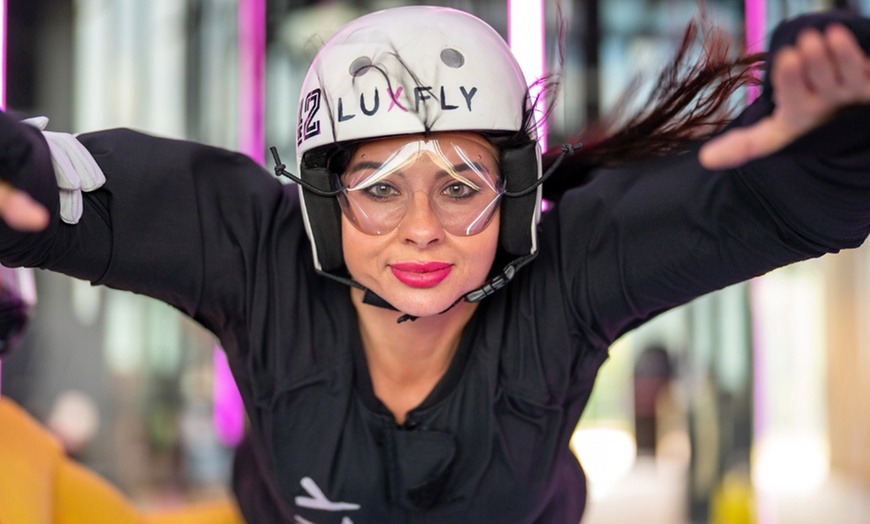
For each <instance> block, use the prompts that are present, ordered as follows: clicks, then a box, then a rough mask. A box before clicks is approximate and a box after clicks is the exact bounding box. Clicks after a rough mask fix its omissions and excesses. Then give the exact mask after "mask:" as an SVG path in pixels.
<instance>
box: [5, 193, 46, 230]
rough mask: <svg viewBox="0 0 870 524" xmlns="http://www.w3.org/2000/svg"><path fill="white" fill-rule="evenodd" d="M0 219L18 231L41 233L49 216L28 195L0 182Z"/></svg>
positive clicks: (41, 206) (43, 208)
mask: <svg viewBox="0 0 870 524" xmlns="http://www.w3.org/2000/svg"><path fill="white" fill-rule="evenodd" d="M0 218H2V219H3V221H4V222H6V224H7V225H8V226H9V227H11V228H12V229H16V230H18V231H42V230H43V229H45V228H46V226H48V219H49V214H48V210H47V209H45V207H44V206H43V205H42V204H40V203H38V202H37V201H35V200H33V199H32V198H30V195H28V194H27V193H25V192H24V191H21V190H20V189H15V188H14V187H12V186H11V185H9V184H7V183H6V182H2V181H0Z"/></svg>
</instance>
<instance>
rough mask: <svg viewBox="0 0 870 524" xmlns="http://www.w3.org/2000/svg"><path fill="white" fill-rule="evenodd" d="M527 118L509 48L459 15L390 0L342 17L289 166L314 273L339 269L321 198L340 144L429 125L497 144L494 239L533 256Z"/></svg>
mask: <svg viewBox="0 0 870 524" xmlns="http://www.w3.org/2000/svg"><path fill="white" fill-rule="evenodd" d="M532 114H533V113H532V101H531V100H530V99H529V90H528V87H527V85H526V82H525V79H524V77H523V74H522V71H521V70H520V67H519V65H518V64H517V62H516V60H515V58H514V57H513V55H512V54H511V51H510V49H509V48H508V46H507V44H506V43H505V41H504V40H503V39H502V38H501V36H500V35H499V34H498V33H497V32H496V31H495V30H494V29H493V28H492V27H490V26H489V25H487V24H486V23H485V22H483V21H482V20H480V19H478V18H476V17H474V16H472V15H470V14H468V13H464V12H462V11H457V10H454V9H448V8H442V7H399V8H394V9H387V10H384V11H379V12H376V13H372V14H369V15H366V16H362V17H360V18H358V19H356V20H354V21H352V22H350V23H349V24H347V25H345V26H344V27H343V28H342V29H340V30H339V31H338V32H337V33H336V34H335V35H334V36H333V37H332V38H330V39H329V40H328V41H327V42H326V44H324V46H323V48H322V49H321V50H320V52H319V53H318V54H317V56H316V57H315V58H314V60H313V62H312V64H311V66H310V68H309V70H308V73H307V75H306V76H305V80H304V82H303V85H302V93H301V95H300V101H299V118H298V124H297V128H296V146H297V148H296V151H297V153H296V165H297V169H298V173H299V174H300V177H301V180H302V181H303V183H302V184H300V195H301V200H302V205H303V209H304V213H305V221H306V228H307V231H308V235H309V238H310V240H311V244H312V247H313V251H314V260H315V265H316V267H317V269H318V270H319V271H321V272H323V273H326V274H329V273H330V272H334V271H336V270H339V269H340V268H342V267H343V265H344V259H343V256H342V252H341V242H340V241H339V239H340V238H341V211H340V208H339V204H338V201H337V199H336V198H335V197H334V196H327V195H331V194H335V192H336V190H337V179H338V177H337V173H335V171H336V170H337V169H336V167H335V165H334V162H335V159H336V157H337V156H341V151H346V150H347V147H346V146H347V145H349V144H352V143H354V142H356V141H359V140H364V139H372V138H380V137H387V136H395V135H404V134H421V133H424V134H425V133H433V132H439V131H475V132H479V133H482V134H484V135H486V136H487V137H488V138H489V139H490V140H491V141H492V142H493V143H494V144H495V145H496V146H497V147H498V148H499V150H500V156H501V158H500V169H501V174H502V176H503V177H504V178H505V181H506V184H507V187H506V194H505V196H506V197H508V198H505V199H503V201H502V204H501V214H500V216H501V224H500V227H501V229H500V239H499V244H500V247H501V249H502V250H504V251H505V252H506V253H508V254H509V255H511V256H513V257H519V258H521V259H522V260H524V261H527V260H529V259H531V257H533V256H534V254H535V252H536V251H537V246H536V234H535V232H536V227H537V219H538V216H539V213H540V199H541V197H540V194H541V192H540V187H536V188H534V190H532V191H523V190H525V189H527V188H532V187H534V185H535V184H536V183H537V181H538V179H539V178H540V177H541V153H540V148H539V147H538V144H537V133H536V122H535V121H534V118H533V116H532ZM339 162H340V161H339ZM312 188H316V189H318V190H319V191H316V190H315V191H312ZM318 193H320V194H318ZM511 193H514V195H511ZM520 193H523V194H522V195H521V196H520ZM523 263H524V262H523ZM520 265H521V264H520ZM515 267H516V266H515ZM511 272H512V271H511ZM510 276H512V274H511V275H509V276H508V279H509V278H510Z"/></svg>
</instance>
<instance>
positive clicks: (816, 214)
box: [556, 14, 870, 345]
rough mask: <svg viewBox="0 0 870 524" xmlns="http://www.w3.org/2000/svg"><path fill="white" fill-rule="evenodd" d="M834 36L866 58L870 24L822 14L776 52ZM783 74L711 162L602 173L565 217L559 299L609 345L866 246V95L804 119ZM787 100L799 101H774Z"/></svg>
mask: <svg viewBox="0 0 870 524" xmlns="http://www.w3.org/2000/svg"><path fill="white" fill-rule="evenodd" d="M832 22H834V23H838V24H839V23H842V25H845V26H847V27H848V29H849V30H850V31H851V33H852V34H854V35H857V37H858V38H857V41H858V42H860V43H861V44H862V45H865V46H866V45H870V20H868V19H864V18H859V17H852V18H851V19H844V17H842V16H839V15H836V14H835V15H833V16H832V15H829V14H825V15H814V16H809V17H802V18H800V19H797V20H794V21H790V22H788V23H786V24H783V25H782V26H781V27H780V29H778V31H777V33H776V36H775V38H774V41H773V43H772V52H773V53H774V55H775V56H776V57H781V56H783V55H780V54H779V53H778V51H786V55H785V56H789V54H790V53H791V52H793V51H794V50H795V48H796V47H797V44H794V45H793V43H794V42H796V39H795V38H796V37H797V35H799V34H800V35H804V34H813V33H805V32H804V31H805V30H807V29H808V28H809V30H810V31H811V32H812V31H815V34H816V35H817V36H819V35H820V34H821V33H819V32H818V31H819V27H821V28H825V27H827V26H829V25H830V24H831V23H832ZM837 27H838V28H837V29H834V31H833V33H831V34H829V36H828V38H833V40H835V41H836V40H844V41H846V42H847V44H845V45H846V48H847V49H849V50H848V54H851V55H854V54H855V52H856V51H858V52H860V51H859V50H858V49H857V48H856V47H855V40H854V39H851V38H843V35H842V34H839V28H840V27H842V26H837ZM862 31H863V33H862ZM832 35H837V36H832ZM862 57H863V53H862ZM829 60H833V59H829ZM861 60H862V63H866V62H865V61H866V58H862V59H861ZM822 62H825V60H822ZM777 63H778V62H777V59H776V58H775V59H774V67H775V68H777V71H778V72H776V73H774V74H771V76H770V77H769V78H768V82H767V84H766V86H765V91H764V93H763V94H762V97H760V99H759V100H757V101H756V102H755V103H754V104H753V105H752V106H751V107H750V108H748V109H747V111H746V112H744V114H743V115H741V116H740V117H739V118H738V119H737V121H735V123H734V125H733V126H732V127H731V128H730V129H731V130H730V131H729V132H727V133H726V134H724V135H722V137H721V138H719V139H718V140H717V142H718V144H717V143H716V142H712V141H711V142H709V144H710V145H709V146H705V147H704V153H703V154H700V153H699V148H700V147H701V144H697V145H696V146H695V147H692V148H690V149H689V150H688V151H687V153H686V154H676V155H671V156H669V157H666V158H659V159H654V160H650V161H647V162H644V163H638V164H634V165H630V166H624V167H622V168H618V169H613V170H599V171H597V172H596V173H595V174H594V176H593V178H592V180H591V181H590V182H589V183H588V184H586V185H585V186H583V187H581V188H579V189H578V190H576V191H572V192H569V193H567V194H566V197H565V199H563V201H562V202H561V203H560V204H558V205H557V207H556V212H557V213H558V214H559V217H560V224H559V234H560V235H561V240H560V242H559V245H561V246H562V247H563V249H562V252H560V254H559V255H560V256H561V257H562V267H563V268H566V269H565V274H566V275H568V278H569V280H568V281H567V282H566V283H565V284H564V285H563V286H562V287H563V288H565V289H571V290H572V297H573V302H572V304H573V307H575V308H576V309H577V314H578V319H579V320H580V321H581V322H583V323H584V324H586V325H587V326H588V327H589V330H590V331H591V332H593V333H597V334H598V335H599V336H600V338H601V341H602V345H607V344H608V343H610V342H612V341H613V340H615V338H616V337H618V336H619V335H621V334H622V333H625V332H626V331H627V330H629V329H631V328H632V327H635V326H637V325H639V324H641V323H643V322H645V321H646V320H648V319H649V318H651V317H653V316H655V315H656V314H658V313H661V312H663V311H665V310H667V309H670V308H673V307H675V306H677V305H680V304H683V303H685V302H687V301H689V300H692V299H693V298H695V297H698V296H700V295H703V294H705V293H708V292H710V291H714V290H716V289H720V288H722V287H725V286H727V285H730V284H733V283H736V282H740V281H743V280H746V279H749V278H752V277H754V276H758V275H761V274H764V273H766V272H768V271H770V270H772V269H775V268H777V267H780V266H783V265H786V264H790V263H793V262H797V261H800V260H805V259H807V258H812V257H818V256H821V255H823V254H825V253H831V252H836V251H838V250H840V249H844V248H851V247H856V246H858V245H860V244H861V243H862V242H863V241H864V240H865V239H866V237H867V234H868V230H870V205H868V202H870V176H868V173H870V127H868V125H867V122H868V121H870V120H868V116H870V106H868V105H855V103H856V101H857V100H859V99H860V96H861V95H860V93H856V91H860V89H859V88H858V87H857V86H853V87H855V89H846V88H844V89H843V90H842V91H838V92H839V93H840V94H839V95H837V98H836V99H834V98H831V99H824V100H821V95H817V94H815V93H811V95H812V96H813V97H814V98H813V103H812V104H808V105H807V107H803V105H802V104H803V102H800V96H797V95H795V93H794V90H795V89H797V90H798V92H803V93H805V94H806V93H807V92H808V91H807V88H806V87H798V88H795V87H794V86H778V84H780V83H781V82H782V81H783V80H782V78H783V76H782V75H781V73H782V71H783V69H779V67H785V66H778V65H777ZM788 63H789V59H786V61H785V64H786V66H788ZM786 69H788V67H786ZM801 74H804V73H801ZM807 74H808V73H807ZM813 74H814V75H815V74H817V73H813ZM777 78H779V79H777ZM785 78H788V75H785ZM850 85H851V83H850ZM779 87H783V88H784V89H785V90H791V92H790V93H789V94H786V95H779V94H777V93H776V89H778V88H779ZM842 92H849V93H851V94H849V95H848V96H845V95H843V94H842ZM774 101H777V102H778V105H776V104H774ZM847 101H848V102H847ZM798 125H800V126H801V127H799V128H798V130H797V131H795V130H794V129H791V127H790V126H798ZM768 126H773V129H775V130H778V131H772V130H771V128H769V127H768ZM756 133H758V134H759V135H760V136H757V135H755V134H756ZM786 135H787V136H788V140H786V141H783V140H784V139H783V138H782V137H783V136H786ZM747 137H752V138H751V141H758V142H761V143H762V144H767V145H766V146H765V147H763V148H759V149H754V150H753V155H754V156H752V157H750V156H745V157H741V160H740V162H743V163H742V164H741V165H740V166H739V167H733V168H728V169H715V170H710V169H707V168H706V166H704V165H702V164H701V162H710V157H714V158H718V159H720V160H718V161H719V162H724V161H726V160H728V161H730V160H731V156H732V155H738V154H739V153H740V152H741V151H742V149H741V148H744V147H755V145H754V144H753V145H751V146H747V145H741V144H743V141H744V140H746V139H747ZM771 138H773V139H776V140H771ZM732 139H733V140H735V141H737V142H739V143H740V144H737V145H734V143H731V144H729V142H730V141H731V140H732ZM765 140H767V142H765ZM771 144H773V145H771ZM710 148H712V149H710ZM720 148H722V149H720ZM762 151H763V152H762ZM713 153H715V155H713ZM708 155H710V157H708ZM740 162H737V163H740Z"/></svg>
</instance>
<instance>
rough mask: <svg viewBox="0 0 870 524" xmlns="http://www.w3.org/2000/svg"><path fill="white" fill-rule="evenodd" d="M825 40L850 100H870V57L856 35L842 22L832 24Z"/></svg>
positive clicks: (826, 32)
mask: <svg viewBox="0 0 870 524" xmlns="http://www.w3.org/2000/svg"><path fill="white" fill-rule="evenodd" d="M825 40H826V43H827V46H828V49H830V52H831V56H832V57H833V59H834V61H835V63H836V66H837V69H838V71H839V76H840V80H841V82H842V84H843V89H844V90H845V91H846V92H847V93H848V94H849V95H850V102H870V59H868V58H867V56H865V55H864V51H863V50H862V49H861V46H860V45H859V44H858V41H857V40H856V39H855V35H853V34H852V31H850V30H849V29H848V28H846V27H845V26H843V25H842V24H832V25H830V26H828V28H827V30H826V31H825Z"/></svg>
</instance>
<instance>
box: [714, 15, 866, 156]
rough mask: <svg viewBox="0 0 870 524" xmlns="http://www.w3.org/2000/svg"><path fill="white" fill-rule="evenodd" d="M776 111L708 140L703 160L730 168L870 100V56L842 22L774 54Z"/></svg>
mask: <svg viewBox="0 0 870 524" xmlns="http://www.w3.org/2000/svg"><path fill="white" fill-rule="evenodd" d="M770 74H771V78H770V79H771V83H772V86H773V98H774V102H775V104H776V107H775V109H774V110H773V113H772V114H771V115H770V116H768V117H766V118H763V119H761V120H759V121H758V122H757V123H755V124H753V125H751V126H749V127H745V128H740V129H733V130H731V131H728V132H726V133H724V134H723V135H721V136H719V137H716V138H714V139H712V140H710V141H709V142H708V143H706V144H704V146H703V147H702V148H701V151H700V153H699V156H700V161H701V164H702V165H703V166H704V167H705V168H707V169H711V170H717V169H727V168H731V167H736V166H739V165H742V164H744V163H746V162H748V161H750V160H753V159H755V158H759V157H762V156H766V155H769V154H771V153H774V152H776V151H778V150H780V149H782V148H783V147H785V146H786V145H788V144H789V143H791V142H792V141H794V140H795V139H797V138H798V137H800V136H801V135H803V134H805V133H807V132H808V131H810V130H812V129H813V128H815V127H817V126H819V125H821V124H822V123H824V122H825V121H826V120H828V119H829V118H831V117H832V116H833V115H834V114H835V113H836V112H837V110H839V109H841V108H843V107H846V106H849V105H854V104H867V103H870V58H868V57H867V56H865V54H864V52H863V50H862V49H861V47H860V46H859V45H858V42H857V40H856V39H855V37H854V35H853V34H852V32H851V31H849V29H847V28H846V27H845V26H843V25H842V24H837V23H833V24H831V25H829V26H828V27H827V28H826V29H825V31H824V32H820V31H818V30H815V29H805V30H804V31H802V32H801V33H800V35H799V36H798V38H797V42H796V43H795V45H793V46H789V47H785V48H783V49H782V50H781V51H779V52H778V53H777V54H776V56H774V57H773V66H772V69H771V73H770ZM867 125H868V129H866V130H865V131H868V132H870V122H868V123H867Z"/></svg>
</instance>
